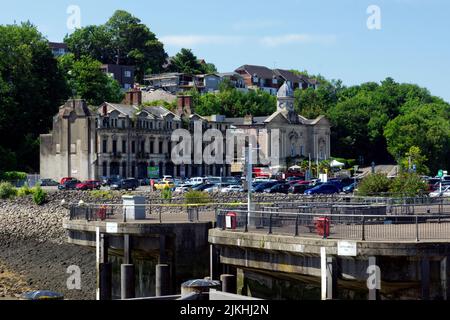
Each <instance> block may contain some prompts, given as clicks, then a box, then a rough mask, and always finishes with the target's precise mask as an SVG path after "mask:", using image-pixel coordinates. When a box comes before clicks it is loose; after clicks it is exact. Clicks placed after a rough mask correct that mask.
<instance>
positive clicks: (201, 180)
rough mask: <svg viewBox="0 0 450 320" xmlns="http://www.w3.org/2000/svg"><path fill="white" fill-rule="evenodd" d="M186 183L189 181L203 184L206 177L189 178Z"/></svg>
mask: <svg viewBox="0 0 450 320" xmlns="http://www.w3.org/2000/svg"><path fill="white" fill-rule="evenodd" d="M187 183H189V184H190V185H193V186H196V185H199V184H204V183H206V178H202V177H195V178H190V179H189V180H188V181H187Z"/></svg>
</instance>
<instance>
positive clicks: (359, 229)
mask: <svg viewBox="0 0 450 320" xmlns="http://www.w3.org/2000/svg"><path fill="white" fill-rule="evenodd" d="M216 221H217V228H221V229H223V230H231V231H241V232H255V233H267V234H279V235H291V236H302V237H316V238H328V239H348V240H362V241H384V240H391V241H424V240H450V214H434V215H395V216H388V215H362V214H355V215H353V214H317V213H291V212H276V211H251V212H250V215H249V213H248V211H245V210H217V212H216Z"/></svg>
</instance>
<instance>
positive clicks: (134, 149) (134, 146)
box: [131, 141, 136, 153]
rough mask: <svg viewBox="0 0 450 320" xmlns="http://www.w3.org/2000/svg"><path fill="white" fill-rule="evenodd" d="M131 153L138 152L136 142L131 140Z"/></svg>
mask: <svg viewBox="0 0 450 320" xmlns="http://www.w3.org/2000/svg"><path fill="white" fill-rule="evenodd" d="M131 153H136V142H135V141H131Z"/></svg>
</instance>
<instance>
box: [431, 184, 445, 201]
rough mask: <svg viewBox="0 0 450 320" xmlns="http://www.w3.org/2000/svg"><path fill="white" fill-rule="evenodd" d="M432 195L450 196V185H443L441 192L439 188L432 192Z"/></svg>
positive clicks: (434, 196)
mask: <svg viewBox="0 0 450 320" xmlns="http://www.w3.org/2000/svg"><path fill="white" fill-rule="evenodd" d="M430 197H432V198H437V197H450V186H445V187H442V191H441V192H439V188H438V189H437V190H436V191H433V192H431V193H430Z"/></svg>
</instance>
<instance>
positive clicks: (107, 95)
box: [58, 54, 124, 105]
mask: <svg viewBox="0 0 450 320" xmlns="http://www.w3.org/2000/svg"><path fill="white" fill-rule="evenodd" d="M58 64H59V68H60V69H61V71H62V72H63V74H64V75H65V77H66V81H67V84H68V86H69V88H70V90H71V93H72V95H73V96H77V97H78V98H81V99H85V100H86V101H87V102H88V103H89V104H91V105H100V104H101V103H103V102H105V101H108V102H121V101H122V100H123V96H124V95H123V93H122V91H121V89H120V85H119V83H118V82H117V81H116V80H114V79H113V78H110V77H109V76H108V75H107V74H105V73H104V72H103V71H102V70H101V63H100V62H99V61H96V60H94V59H93V58H91V57H90V56H82V57H81V58H80V59H78V60H76V59H75V56H74V55H73V54H67V55H64V56H62V57H60V58H59V59H58Z"/></svg>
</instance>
